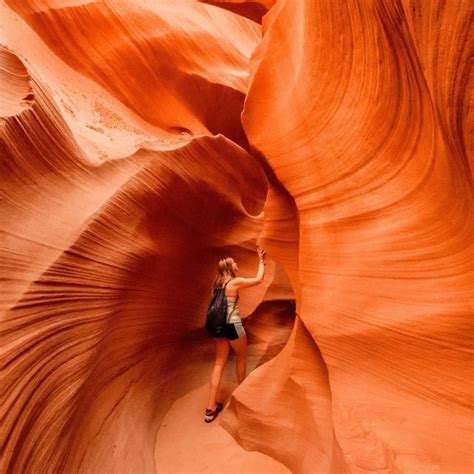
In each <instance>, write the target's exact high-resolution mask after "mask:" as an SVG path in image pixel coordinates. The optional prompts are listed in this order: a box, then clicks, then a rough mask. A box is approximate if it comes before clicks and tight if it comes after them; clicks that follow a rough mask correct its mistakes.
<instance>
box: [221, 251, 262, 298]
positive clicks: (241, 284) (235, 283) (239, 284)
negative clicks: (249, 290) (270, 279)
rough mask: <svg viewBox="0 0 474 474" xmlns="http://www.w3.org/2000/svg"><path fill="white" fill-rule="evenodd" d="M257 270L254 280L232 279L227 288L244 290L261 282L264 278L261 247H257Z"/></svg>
mask: <svg viewBox="0 0 474 474" xmlns="http://www.w3.org/2000/svg"><path fill="white" fill-rule="evenodd" d="M257 253H258V260H259V262H258V270H257V275H256V276H255V277H254V278H241V277H237V278H234V279H233V280H232V281H231V282H230V283H229V286H232V288H233V289H236V290H238V289H239V288H246V287H249V286H256V285H259V284H260V283H262V282H263V278H264V277H265V261H264V258H265V250H263V248H262V247H258V249H257Z"/></svg>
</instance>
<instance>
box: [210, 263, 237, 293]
mask: <svg viewBox="0 0 474 474" xmlns="http://www.w3.org/2000/svg"><path fill="white" fill-rule="evenodd" d="M233 263H234V260H233V259H232V258H231V257H225V258H221V259H220V260H219V264H218V265H217V275H216V278H215V280H214V284H213V285H212V289H213V290H215V289H216V288H219V287H220V286H223V285H224V283H225V282H226V280H229V279H230V278H235V273H234V270H232V265H233Z"/></svg>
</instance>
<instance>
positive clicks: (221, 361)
mask: <svg viewBox="0 0 474 474" xmlns="http://www.w3.org/2000/svg"><path fill="white" fill-rule="evenodd" d="M214 340H215V342H216V363H215V365H214V369H213V370H212V374H211V393H210V396H209V404H208V405H207V408H210V409H211V410H215V409H216V405H217V401H216V399H217V393H218V392H219V387H220V385H221V380H222V373H223V371H224V367H225V363H226V361H227V357H228V355H229V350H230V345H229V341H228V340H227V339H224V338H220V337H219V338H216V339H214Z"/></svg>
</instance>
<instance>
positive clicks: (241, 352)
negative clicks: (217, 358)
mask: <svg viewBox="0 0 474 474" xmlns="http://www.w3.org/2000/svg"><path fill="white" fill-rule="evenodd" d="M229 342H230V345H231V346H232V349H234V351H235V354H236V355H237V361H236V366H235V369H236V372H237V380H238V381H239V383H242V382H243V381H244V379H245V377H246V375H247V336H246V335H245V336H240V337H239V338H238V339H235V340H233V341H229Z"/></svg>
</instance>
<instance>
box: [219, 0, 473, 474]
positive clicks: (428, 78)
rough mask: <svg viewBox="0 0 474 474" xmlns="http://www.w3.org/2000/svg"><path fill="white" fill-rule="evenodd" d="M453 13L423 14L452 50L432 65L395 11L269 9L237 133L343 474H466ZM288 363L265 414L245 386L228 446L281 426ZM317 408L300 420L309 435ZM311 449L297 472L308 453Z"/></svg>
mask: <svg viewBox="0 0 474 474" xmlns="http://www.w3.org/2000/svg"><path fill="white" fill-rule="evenodd" d="M457 3H458V4H457V5H456V6H454V7H453V9H452V11H451V7H450V8H449V9H444V10H443V7H442V6H438V9H436V8H435V7H431V8H430V9H429V11H428V12H423V11H422V12H421V15H422V16H423V15H425V14H426V15H427V16H429V21H431V22H433V23H434V22H436V21H437V22H440V23H441V25H442V27H443V28H444V29H447V30H448V31H449V32H450V38H451V43H450V47H449V49H448V47H447V46H446V48H445V50H444V51H443V53H442V55H441V57H440V61H439V62H437V61H435V60H434V59H430V56H429V52H430V51H431V52H432V51H433V47H432V46H431V41H433V36H432V34H430V32H428V33H426V32H425V31H423V32H421V33H420V32H418V37H415V38H414V37H413V36H412V27H413V23H415V24H416V19H417V15H415V14H414V15H413V16H409V17H408V18H407V17H406V16H405V13H404V9H403V8H402V6H401V5H400V3H398V2H395V1H394V2H370V3H367V4H365V5H364V7H363V8H360V5H359V6H358V4H357V2H349V3H348V4H344V5H343V4H342V3H341V4H338V3H335V2H305V5H304V7H302V8H300V9H295V8H294V4H292V2H290V1H279V2H278V3H277V4H276V5H275V7H274V8H272V10H271V11H270V12H269V14H268V15H267V16H266V17H265V19H264V23H263V26H264V36H263V40H262V42H261V44H260V45H259V47H258V48H257V50H256V51H255V53H254V55H253V58H254V61H253V65H252V67H251V70H252V73H253V74H252V77H251V85H250V89H249V92H248V94H247V99H246V105H245V111H244V114H243V123H244V129H245V131H246V133H247V136H248V138H249V142H250V144H251V145H252V146H254V147H256V148H257V149H258V150H259V151H260V152H261V153H262V154H263V155H264V156H265V157H266V159H267V161H268V163H269V164H270V166H271V167H272V169H273V170H274V171H275V174H276V176H277V178H278V179H279V180H280V181H281V182H282V183H283V185H284V186H285V187H286V189H287V190H288V191H289V193H290V194H291V196H293V197H294V199H295V203H296V207H297V211H298V216H299V225H300V227H299V229H300V233H299V237H300V238H299V272H298V275H299V279H300V287H301V292H300V295H301V298H298V300H297V311H298V314H299V315H300V317H301V320H302V322H303V324H304V326H305V327H306V328H307V330H308V331H309V333H310V334H311V336H312V340H311V339H308V340H307V342H305V341H301V345H306V347H307V349H306V350H307V353H308V354H309V353H311V352H312V349H311V347H312V344H314V342H316V343H317V345H318V347H319V349H320V351H321V355H322V359H323V360H324V362H325V364H326V366H327V370H328V383H329V386H330V394H328V395H327V396H331V398H332V416H333V419H334V429H335V435H336V438H337V440H338V441H339V443H340V444H341V447H342V451H343V452H344V455H345V459H346V461H347V463H348V466H349V468H350V470H351V472H365V471H374V470H377V471H378V472H414V471H417V472H464V471H465V470H466V469H469V467H468V466H469V465H470V462H471V457H470V456H471V455H470V453H471V448H472V444H471V442H472V425H471V421H470V415H471V412H470V410H471V408H472V407H471V403H472V393H471V391H470V387H469V386H468V385H467V383H466V381H467V380H469V378H470V375H471V374H472V372H471V371H472V352H471V349H472V348H471V347H470V344H469V341H468V339H467V334H469V330H470V331H471V332H472V323H471V321H472V319H471V318H472V304H471V303H472V279H471V278H472V247H471V246H470V245H471V244H472V242H471V239H472V237H471V236H472V225H471V224H472V201H471V192H470V191H471V183H470V174H469V173H468V168H467V161H466V159H465V156H464V155H463V150H464V149H465V144H466V142H467V140H466V138H465V137H466V135H465V133H466V125H465V122H464V119H463V118H459V117H461V116H462V113H463V111H464V110H465V107H466V105H465V104H464V103H463V101H464V94H465V88H466V81H467V77H466V76H465V72H464V69H463V66H462V64H463V61H464V58H465V57H466V56H467V54H468V52H467V43H466V42H465V33H464V31H465V25H466V22H467V20H468V17H469V15H468V5H467V3H466V2H457ZM420 4H421V2H420ZM415 13H416V12H415ZM418 14H419V12H418ZM450 15H452V16H453V17H454V21H453V22H452V23H450V22H449V20H448V19H449V18H451V16H450ZM450 27H453V30H451V29H450ZM435 29H436V25H433V31H435ZM458 32H459V34H458ZM437 38H438V37H436V38H435V39H436V41H438V39H437ZM439 41H440V40H439ZM419 51H422V53H420V52H419ZM419 54H421V55H422V56H421V59H420V56H419ZM423 64H425V66H424V69H423V67H422V65H423ZM457 64H460V65H461V66H460V68H457V67H456V66H455V65H457ZM438 69H439V70H442V76H441V77H440V73H439V71H438ZM458 69H461V71H460V72H461V74H460V75H459V70H458ZM426 71H427V72H426ZM459 76H460V77H459ZM269 77H271V78H272V81H269V80H268V78H269ZM439 80H441V81H442V84H441V86H440V87H437V88H436V89H434V88H435V85H437V81H439ZM452 87H454V90H452ZM451 94H453V95H451ZM451 100H454V102H455V103H456V104H457V106H456V108H455V109H454V110H452V109H449V110H447V105H446V104H447V103H450V101H451ZM270 104H271V106H270ZM453 116H455V117H456V121H457V122H456V123H457V125H458V126H457V127H456V128H451V127H450V123H451V122H452V121H453ZM298 350H299V351H303V348H302V347H301V346H299V347H298ZM280 357H283V354H282V355H281V356H280ZM298 360H299V358H298V357H297V356H296V355H294V356H291V357H289V361H287V362H286V364H289V367H290V369H289V370H288V369H287V371H286V372H284V373H283V374H281V375H280V377H279V378H278V379H277V380H276V381H275V382H274V383H275V384H278V386H279V387H281V388H279V389H278V390H279V391H280V396H276V395H275V394H273V396H274V400H275V403H276V404H278V407H275V405H274V404H267V403H265V402H262V403H260V402H259V401H257V400H259V396H260V395H258V394H259V392H260V386H259V383H258V380H255V381H253V380H252V378H249V381H248V383H247V384H245V386H243V387H242V388H239V390H237V392H236V394H235V402H233V410H232V412H231V416H229V417H228V420H227V422H228V424H229V428H230V429H234V430H237V431H238V432H239V433H240V431H239V430H240V429H242V428H241V427H243V426H246V427H247V426H248V425H249V424H250V425H251V426H254V427H256V426H258V428H259V430H260V431H265V429H267V428H269V427H271V426H272V422H270V421H265V420H267V419H268V420H272V419H273V418H272V414H273V413H274V411H276V412H278V413H288V418H287V419H289V420H290V419H293V418H292V415H291V411H289V412H288V403H285V399H287V397H285V395H286V393H287V389H286V385H287V384H288V383H290V381H291V380H293V379H294V378H295V377H297V374H298V369H297V361H298ZM293 366H294V369H292V367H293ZM263 370H268V373H267V374H266V375H267V377H270V374H271V373H272V371H271V369H270V368H267V367H265V368H262V371H263ZM252 376H253V374H252ZM256 377H257V375H256V374H255V379H256ZM261 377H264V375H261ZM252 382H253V387H251V386H250V385H251V383H252ZM280 384H281V385H280ZM311 393H314V392H311ZM308 397H309V395H308ZM253 401H255V402H254V403H252V402H253ZM241 404H244V405H245V406H250V407H252V409H251V410H250V413H249V412H248V411H242V410H241V409H240V407H241ZM319 408H320V404H315V405H314V406H305V407H304V408H303V407H302V408H301V409H302V410H305V411H306V413H307V416H308V417H309V416H313V417H316V416H321V411H320V409H319ZM233 413H235V414H236V415H237V417H238V418H237V419H234V418H232V417H233V416H234V415H233ZM267 415H268V418H267ZM329 416H330V415H329V414H328V415H327V417H326V419H329ZM237 420H238V421H237ZM440 426H441V427H445V429H440ZM447 427H449V428H447ZM255 436H256V434H255V432H253V433H252V432H250V433H249V434H248V435H247V447H248V448H250V449H251V448H252V447H254V446H256V447H258V448H259V449H262V450H263V449H265V452H270V453H271V454H270V455H272V456H274V457H277V456H280V458H281V457H285V458H286V460H285V461H284V462H285V464H287V465H293V466H295V465H296V467H295V470H301V471H306V470H307V469H305V467H304V465H303V466H302V465H301V464H302V463H304V462H305V459H304V457H303V459H302V456H301V453H300V452H297V451H294V450H292V451H291V452H287V453H284V452H283V451H282V449H279V448H280V446H279V443H284V441H285V440H288V439H290V438H291V436H290V435H288V433H284V432H283V433H279V434H278V436H277V438H275V436H272V438H271V440H270V439H269V440H268V442H266V443H265V442H264V441H263V442H262V440H258V441H257V440H256V439H255ZM306 436H308V434H307V431H306ZM329 438H330V436H329V434H328V438H327V439H329ZM313 441H314V442H313V443H312V444H311V446H312V449H309V450H308V451H306V453H308V454H307V456H308V457H310V456H313V457H314V456H317V454H318V450H319V449H320V447H321V443H318V442H317V437H316V435H314V436H313ZM262 443H263V444H264V446H263V447H262V446H261V445H262ZM327 446H328V448H330V445H327ZM326 453H328V454H329V453H331V451H330V450H329V449H327V450H326ZM321 465H322V464H321ZM326 465H327V464H326ZM298 466H299V468H298ZM322 466H324V465H322ZM323 470H324V471H326V470H327V469H326V466H324V469H323ZM336 472H337V471H336Z"/></svg>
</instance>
